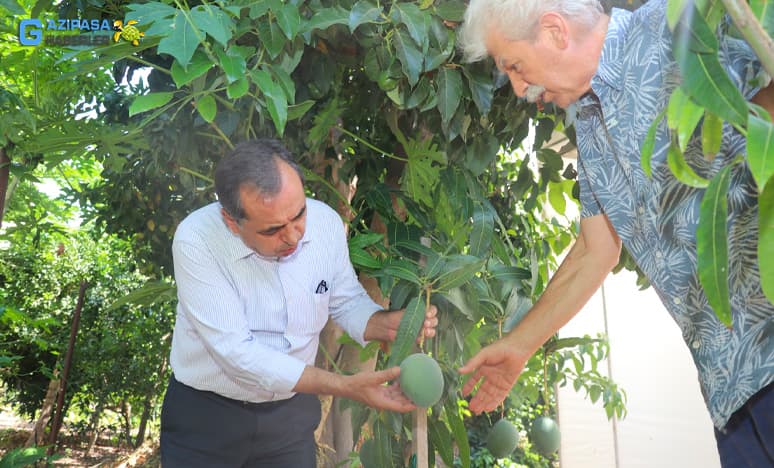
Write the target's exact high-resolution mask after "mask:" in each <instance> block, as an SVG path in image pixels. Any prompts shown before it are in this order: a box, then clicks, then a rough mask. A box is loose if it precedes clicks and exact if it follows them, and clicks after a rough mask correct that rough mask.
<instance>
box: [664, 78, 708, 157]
mask: <svg viewBox="0 0 774 468" xmlns="http://www.w3.org/2000/svg"><path fill="white" fill-rule="evenodd" d="M703 114H704V108H702V107H700V106H697V105H696V104H694V103H693V101H691V99H690V98H689V97H688V96H686V94H685V93H684V92H683V91H682V90H681V89H680V88H676V89H675V90H674V91H673V92H672V96H671V97H670V98H669V106H668V107H667V125H668V126H669V128H671V129H674V130H677V141H678V143H679V145H680V149H681V150H683V151H685V148H686V147H687V146H688V141H689V140H690V139H691V136H693V133H694V131H695V130H696V126H697V125H698V124H699V120H701V116H702V115H703Z"/></svg>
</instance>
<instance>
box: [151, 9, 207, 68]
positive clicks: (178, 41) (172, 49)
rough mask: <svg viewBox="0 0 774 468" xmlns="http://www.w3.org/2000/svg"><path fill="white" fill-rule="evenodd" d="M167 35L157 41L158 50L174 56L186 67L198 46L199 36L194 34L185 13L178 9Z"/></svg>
mask: <svg viewBox="0 0 774 468" xmlns="http://www.w3.org/2000/svg"><path fill="white" fill-rule="evenodd" d="M170 27H171V28H172V30H171V32H170V33H169V35H168V36H166V37H165V38H163V39H162V40H161V41H160V42H159V47H158V52H159V53H160V54H169V55H171V56H172V57H174V58H175V59H176V60H177V61H178V62H180V65H181V66H182V67H187V66H188V62H190V61H191V57H192V56H193V54H194V52H195V51H196V48H197V47H199V38H198V37H197V36H196V32H195V31H194V29H193V27H192V26H191V23H189V22H188V20H186V18H185V15H183V13H181V12H180V11H178V12H177V13H176V14H175V20H174V22H173V23H172V25H171V26H170Z"/></svg>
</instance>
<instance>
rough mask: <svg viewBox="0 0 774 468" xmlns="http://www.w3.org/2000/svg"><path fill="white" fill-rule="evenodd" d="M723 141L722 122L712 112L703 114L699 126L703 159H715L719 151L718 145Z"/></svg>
mask: <svg viewBox="0 0 774 468" xmlns="http://www.w3.org/2000/svg"><path fill="white" fill-rule="evenodd" d="M722 141H723V121H722V120H721V119H720V117H718V116H717V115H715V114H713V113H712V112H709V111H707V112H705V113H704V122H702V124H701V148H702V152H703V153H704V158H705V159H707V160H708V161H712V160H713V159H715V155H716V154H718V151H720V143H721V142H722Z"/></svg>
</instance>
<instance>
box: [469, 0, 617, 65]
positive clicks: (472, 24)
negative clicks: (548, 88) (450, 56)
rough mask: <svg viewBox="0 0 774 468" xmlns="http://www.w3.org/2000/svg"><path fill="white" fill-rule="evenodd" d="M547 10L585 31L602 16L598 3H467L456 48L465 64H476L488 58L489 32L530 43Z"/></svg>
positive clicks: (591, 0) (494, 0) (532, 0)
mask: <svg viewBox="0 0 774 468" xmlns="http://www.w3.org/2000/svg"><path fill="white" fill-rule="evenodd" d="M549 11H553V12H556V13H559V14H560V15H562V16H563V17H565V18H567V19H568V20H570V21H573V22H575V23H578V24H581V25H584V26H586V27H588V28H591V27H592V26H594V25H595V24H596V23H597V21H598V20H599V18H600V16H601V15H603V14H604V9H603V8H602V4H601V3H600V1H599V0H470V5H469V6H468V8H467V10H466V11H465V19H464V20H463V22H462V25H461V26H460V28H459V30H458V31H457V46H458V47H459V48H460V49H461V50H462V54H463V57H464V60H465V61H466V62H477V61H479V60H482V59H483V58H485V57H486V56H487V55H489V54H488V53H487V50H486V36H487V34H488V33H489V31H491V30H492V29H496V30H498V31H499V32H501V33H502V34H503V35H504V36H505V37H506V38H507V39H510V40H512V41H520V40H532V39H534V38H535V34H536V32H537V30H536V26H537V23H538V20H539V19H540V17H541V16H543V14H544V13H546V12H549Z"/></svg>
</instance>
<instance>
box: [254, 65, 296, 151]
mask: <svg viewBox="0 0 774 468" xmlns="http://www.w3.org/2000/svg"><path fill="white" fill-rule="evenodd" d="M251 76H252V77H253V81H255V83H257V84H258V88H259V89H260V90H261V93H263V95H264V96H265V97H266V102H265V105H266V109H267V110H268V111H269V115H270V116H271V119H272V121H273V122H274V127H275V128H276V129H277V133H278V134H279V135H280V136H282V134H283V133H284V132H285V124H286V123H287V121H288V101H287V99H286V98H285V92H284V91H283V90H282V87H280V86H279V85H278V84H277V83H275V82H274V80H272V78H271V75H270V74H269V72H267V71H266V70H253V71H252V72H251Z"/></svg>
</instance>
